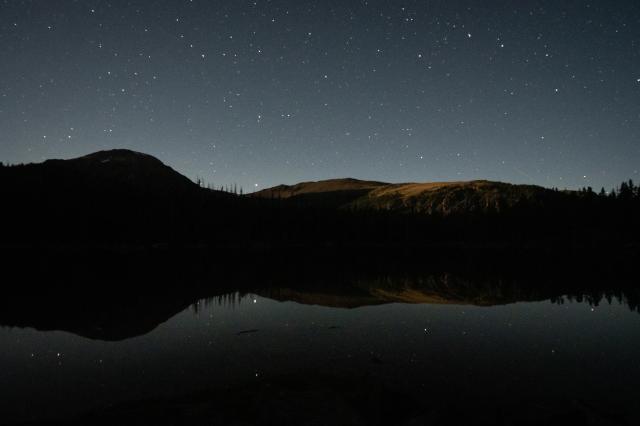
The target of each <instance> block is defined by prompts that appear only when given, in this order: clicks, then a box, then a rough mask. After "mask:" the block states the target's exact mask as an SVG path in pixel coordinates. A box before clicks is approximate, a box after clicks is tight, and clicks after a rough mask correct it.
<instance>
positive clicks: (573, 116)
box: [0, 0, 640, 191]
mask: <svg viewBox="0 0 640 426" xmlns="http://www.w3.org/2000/svg"><path fill="white" fill-rule="evenodd" d="M112 148H129V149H133V150H137V151H143V152H146V153H149V154H151V155H154V156H156V157H158V158H160V159H161V160H162V161H164V162H166V163H168V164H169V165H171V166H172V167H174V168H175V169H176V170H178V171H180V172H181V173H183V174H185V175H187V176H188V177H190V178H192V179H195V178H196V177H200V178H202V179H203V180H205V181H206V182H210V183H212V184H213V185H216V186H219V185H229V184H234V183H237V184H238V185H240V186H242V187H243V188H244V189H245V191H251V190H255V189H260V188H264V187H268V186H272V185H276V184H280V183H295V182H298V181H304V180H317V179H326V178H334V177H347V176H350V177H356V178H362V179H376V180H383V181H390V182H404V181H440V180H445V181H446V180H470V179H491V180H501V181H508V182H514V183H534V184H539V185H543V186H547V187H553V186H556V187H560V188H576V187H582V186H587V185H590V186H593V187H594V188H600V187H601V186H606V187H607V188H609V187H611V186H613V185H616V184H618V183H619V182H620V181H622V180H623V179H629V178H635V179H636V180H640V176H638V174H639V173H638V171H639V170H640V2H638V1H637V0H616V1H611V0H601V1H579V0H566V1H557V0H540V1H528V0H523V1H513V0H487V1H484V0H483V1H479V0H476V1H465V0H459V1H456V0H422V1H417V0H414V1H409V0H406V1H404V0H398V1H392V0H385V1H382V0H380V1H377V0H368V1H363V0H359V1H350V0H325V1H320V0H318V1H310V0H272V1H268V0H255V1H245V0H172V1H168V0H155V1H142V0H140V1H124V0H120V1H118V0H112V1H107V0H82V1H70V0H57V1H45V0H31V1H29V0H25V1H18V0H2V1H1V2H0V161H3V162H5V163H7V162H8V163H21V162H36V161H42V160H44V159H47V158H71V157H76V156H80V155H84V154H87V153H90V152H93V151H97V150H102V149H112Z"/></svg>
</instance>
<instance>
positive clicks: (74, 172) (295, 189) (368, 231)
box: [0, 150, 640, 248]
mask: <svg viewBox="0 0 640 426" xmlns="http://www.w3.org/2000/svg"><path fill="white" fill-rule="evenodd" d="M234 192H235V191H234ZM0 198H1V199H2V201H3V206H4V211H3V213H4V214H5V216H6V223H7V225H8V226H7V231H6V233H5V235H4V243H5V244H10V245H33V244H40V243H46V244H61V243H64V244H78V243H80V244H88V245H101V244H155V243H163V244H164V243H179V244H185V243H186V244H199V245H209V246H218V247H229V246H234V247H235V246H242V247H248V246H256V245H257V246H262V247H273V246H289V247H291V246H300V245H304V246H307V247H309V246H322V247H326V246H327V245H330V246H338V245H349V246H358V247H362V246H369V247H373V246H378V247H383V246H384V247H387V248H389V247H397V246H402V247H416V246H421V247H424V246H428V245H442V244H475V245H487V244H502V245H504V244H515V245H524V244H537V245H542V246H546V247H550V246H552V245H558V244H564V245H566V244H567V243H571V244H579V245H583V246H584V245H591V246H596V245H601V244H602V243H603V242H605V241H606V242H607V244H612V243H613V244H618V245H620V244H621V243H624V244H628V243H636V242H637V241H638V239H639V238H638V230H637V227H631V226H629V224H630V223H633V222H634V218H635V217H637V216H638V215H640V191H639V190H638V188H637V187H636V186H635V185H634V184H633V183H632V182H628V183H624V184H623V185H622V186H621V187H620V189H619V195H618V194H617V193H615V192H612V193H611V194H609V195H607V194H606V193H605V192H604V191H602V192H601V194H599V195H596V194H595V193H594V192H593V191H592V190H591V189H590V188H589V189H584V190H582V191H558V190H552V189H546V188H542V187H539V186H533V185H512V184H508V183H501V182H489V181H472V182H440V183H403V184H389V183H384V182H376V181H360V180H357V179H333V180H327V181H319V182H304V183H300V184H297V185H293V186H286V185H280V186H277V187H274V188H269V189H266V190H263V191H259V192H257V193H253V194H250V195H249V196H241V195H237V194H235V193H230V192H223V191H214V190H211V189H206V188H203V187H202V186H201V185H200V182H198V183H194V182H192V181H190V180H189V179H187V178H186V177H184V176H182V175H181V174H179V173H177V172H176V171H174V170H173V169H171V168H170V167H168V166H166V165H164V164H163V163H162V162H161V161H159V160H158V159H156V158H154V157H151V156H149V155H146V154H141V153H137V152H133V151H129V150H112V151H101V152H97V153H94V154H90V155H87V156H84V157H80V158H76V159H71V160H48V161H45V162H44V163H40V164H28V165H18V166H8V167H7V166H0Z"/></svg>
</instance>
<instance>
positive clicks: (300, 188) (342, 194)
mask: <svg viewBox="0 0 640 426" xmlns="http://www.w3.org/2000/svg"><path fill="white" fill-rule="evenodd" d="M558 195H559V194H558V193H554V191H551V190H548V189H545V188H542V187H539V186H533V185H512V184H507V183H502V182H490V181H485V180H477V181H469V182H430V183H398V184H391V183H383V182H372V181H360V180H357V179H332V180H326V181H319V182H303V183H299V184H296V185H292V186H287V185H280V186H276V187H273V188H269V189H265V190H263V191H260V192H257V193H255V194H252V196H256V197H263V198H281V199H288V198H293V199H300V200H304V202H306V203H310V204H313V205H325V206H338V207H343V208H350V209H370V210H394V211H407V212H413V213H440V214H452V213H457V212H466V213H468V212H478V211H500V210H503V209H505V208H511V207H514V206H517V205H527V206H534V205H540V204H542V203H544V200H545V199H546V198H547V197H550V196H558ZM560 196H561V195H560Z"/></svg>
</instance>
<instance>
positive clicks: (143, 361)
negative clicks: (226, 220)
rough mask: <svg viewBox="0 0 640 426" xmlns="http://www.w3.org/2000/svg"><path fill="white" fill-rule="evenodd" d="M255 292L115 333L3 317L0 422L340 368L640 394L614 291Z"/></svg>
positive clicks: (435, 383) (422, 387)
mask: <svg viewBox="0 0 640 426" xmlns="http://www.w3.org/2000/svg"><path fill="white" fill-rule="evenodd" d="M262 294H264V295H263V296H261V295H258V294H253V293H242V294H241V293H237V292H230V293H229V294H225V295H223V296H219V297H216V298H211V299H205V300H200V301H198V302H197V303H195V304H193V305H191V306H189V307H188V308H186V309H185V310H184V311H182V312H179V313H177V314H176V315H175V316H173V317H171V318H170V319H169V320H168V321H164V322H161V323H159V324H158V325H157V327H156V328H155V329H153V330H152V331H151V332H149V333H147V334H144V335H141V336H136V337H130V338H125V339H123V340H119V341H104V340H99V339H89V338H86V337H81V336H79V335H77V334H73V333H70V332H66V331H37V330H35V329H33V328H29V327H26V328H18V327H2V328H0V347H1V348H2V350H1V351H0V383H1V386H0V412H1V413H2V415H1V416H0V418H1V419H2V422H4V423H7V424H10V423H12V422H19V421H25V420H42V419H47V418H62V419H64V418H68V417H71V416H76V415H78V414H81V413H85V412H88V411H90V410H101V409H105V408H107V407H110V406H113V405H117V404H118V403H122V402H130V401H144V400H153V399H155V398H174V397H179V396H180V397H182V396H185V395H193V394H197V393H198V392H200V391H207V390H210V389H227V390H229V392H230V394H233V389H235V388H237V387H244V388H252V387H259V386H260V384H261V383H264V382H268V381H274V380H281V379H282V378H287V379H286V380H292V381H303V382H304V381H305V380H309V381H319V380H327V381H328V382H331V380H332V379H331V378H341V380H343V379H345V378H346V380H352V381H354V382H360V383H374V384H375V385H376V386H378V385H379V386H384V387H385V388H386V389H390V390H391V391H392V392H398V393H399V394H406V395H412V396H413V397H416V398H418V400H420V399H421V395H424V398H425V399H427V400H433V395H434V394H437V395H439V396H440V397H442V398H449V399H458V400H467V401H474V400H479V399H484V400H489V401H500V400H505V399H508V400H512V399H514V395H517V398H516V399H519V400H522V399H526V400H528V401H533V400H538V399H540V398H543V399H544V400H554V398H557V399H558V400H560V401H573V402H575V401H580V403H581V404H584V405H585V406H587V407H591V406H592V404H597V405H599V406H604V407H622V410H623V411H624V410H625V409H627V407H632V406H633V405H634V404H635V403H636V402H637V397H638V395H639V393H638V383H640V365H639V364H638V360H639V359H640V314H639V313H638V312H636V311H634V310H632V309H630V308H629V306H628V305H627V304H626V303H624V302H623V301H620V300H616V299H613V300H612V301H611V303H607V302H606V301H604V302H603V303H600V304H599V305H598V306H595V305H593V304H592V303H587V302H585V301H582V302H576V301H569V300H567V299H566V298H562V297H559V298H555V299H554V300H553V302H552V301H550V300H543V301H538V302H516V303H510V304H506V305H496V306H474V305H467V304H457V303H456V301H451V303H446V302H447V301H442V300H441V301H440V302H441V303H382V304H371V303H370V301H369V302H368V303H360V302H359V301H358V300H353V299H350V298H349V297H348V296H345V297H341V296H339V295H338V296H332V297H331V298H327V297H321V298H318V297H314V296H313V295H311V296H309V295H307V296H304V295H301V293H295V297H294V296H286V294H288V293H286V292H284V293H283V292H274V291H270V292H262ZM272 294H275V295H276V296H272ZM283 294H284V296H283ZM269 296H271V297H274V298H271V297H269ZM292 299H293V300H292ZM316 299H317V300H316ZM328 300H329V301H328ZM301 302H304V303H301ZM559 302H563V303H559ZM458 303H462V302H460V301H458ZM328 305H330V306H328ZM141 315H144V312H142V313H141ZM162 321H163V320H162ZM319 377H322V379H320V378H319ZM328 386H329V387H331V385H328ZM423 402H424V403H425V404H428V402H426V401H423ZM622 415H623V417H624V415H626V414H625V413H622Z"/></svg>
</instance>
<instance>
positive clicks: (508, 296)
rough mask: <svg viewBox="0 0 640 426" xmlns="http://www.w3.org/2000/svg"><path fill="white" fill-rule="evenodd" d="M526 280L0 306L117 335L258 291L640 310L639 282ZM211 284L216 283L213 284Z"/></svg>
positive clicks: (13, 323)
mask: <svg viewBox="0 0 640 426" xmlns="http://www.w3.org/2000/svg"><path fill="white" fill-rule="evenodd" d="M562 284H563V283H558V282H552V283H547V284H545V283H543V282H533V283H532V282H528V281H524V280H523V281H520V280H514V279H508V280H506V279H502V278H500V277H497V278H496V277H490V278H487V277H479V278H477V279H475V280H474V279H470V278H468V277H464V276H460V275H456V274H453V273H442V274H438V275H436V274H431V275H411V276H407V275H395V276H390V275H385V276H378V277H373V278H367V279H353V280H351V281H346V282H345V281H340V282H337V283H336V282H325V283H322V284H318V283H317V282H311V283H309V282H305V283H304V284H300V283H297V284H294V283H291V282H290V283H288V284H287V285H281V286H278V285H275V284H273V283H270V284H267V285H262V286H257V285H256V284H255V283H251V284H243V285H242V286H241V288H234V287H228V286H224V285H220V284H217V285H216V286H211V287H213V288H215V287H217V289H214V293H213V294H207V292H206V291H203V290H202V289H200V288H192V287H183V289H174V290H172V291H171V292H167V291H162V292H153V291H148V290H147V289H148V287H145V286H142V287H141V288H140V289H142V290H143V291H139V290H140V289H137V290H131V289H130V288H127V286H125V288H126V291H123V290H122V287H119V286H117V285H111V286H110V287H112V288H113V289H114V292H113V293H110V294H105V295H104V296H101V297H100V298H96V297H91V298H88V297H87V295H86V294H85V293H84V292H76V290H75V289H71V290H69V291H60V290H59V291H57V292H56V293H51V292H47V291H45V292H43V293H42V294H41V295H39V294H37V293H36V294H33V295H32V296H31V297H30V298H29V299H28V301H26V302H27V303H16V302H15V300H13V299H11V298H8V299H5V300H4V302H8V303H2V306H1V309H0V325H2V326H5V327H31V328H35V329H37V330H42V331H47V330H61V331H68V332H71V333H74V334H77V335H80V336H83V337H87V338H91V339H99V340H107V341H117V340H123V339H127V338H132V337H136V336H141V335H144V334H147V333H149V332H150V331H152V330H154V329H155V328H156V327H157V326H158V325H160V324H162V323H164V322H166V321H167V320H169V319H170V318H172V317H173V316H175V315H176V314H178V313H179V312H181V311H183V310H184V309H186V308H187V307H191V309H193V310H194V311H195V312H198V311H200V310H201V309H202V308H203V307H204V308H208V307H210V306H224V307H226V308H234V307H236V306H239V305H241V304H242V303H249V302H250V300H249V301H247V300H246V299H247V298H248V295H250V294H255V295H260V296H263V297H266V298H269V299H273V300H277V301H282V302H286V301H290V302H296V303H300V304H304V305H318V306H324V307H332V308H346V309H353V308H358V307H364V306H377V305H383V304H389V303H400V304H429V305H441V304H444V305H472V306H484V307H489V306H497V305H505V304H511V303H517V302H534V301H543V300H548V301H550V302H551V303H556V304H562V303H566V302H577V303H586V304H588V305H590V306H594V307H597V306H600V305H601V304H602V303H608V304H609V305H611V304H612V303H617V304H622V305H625V306H627V307H628V308H629V309H630V310H631V311H634V312H640V288H636V287H633V286H620V287H603V285H602V283H601V282H595V283H593V282H592V283H588V284H586V283H584V282H582V283H581V286H580V285H577V284H576V283H574V282H566V283H564V285H562ZM208 291H211V289H208Z"/></svg>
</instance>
